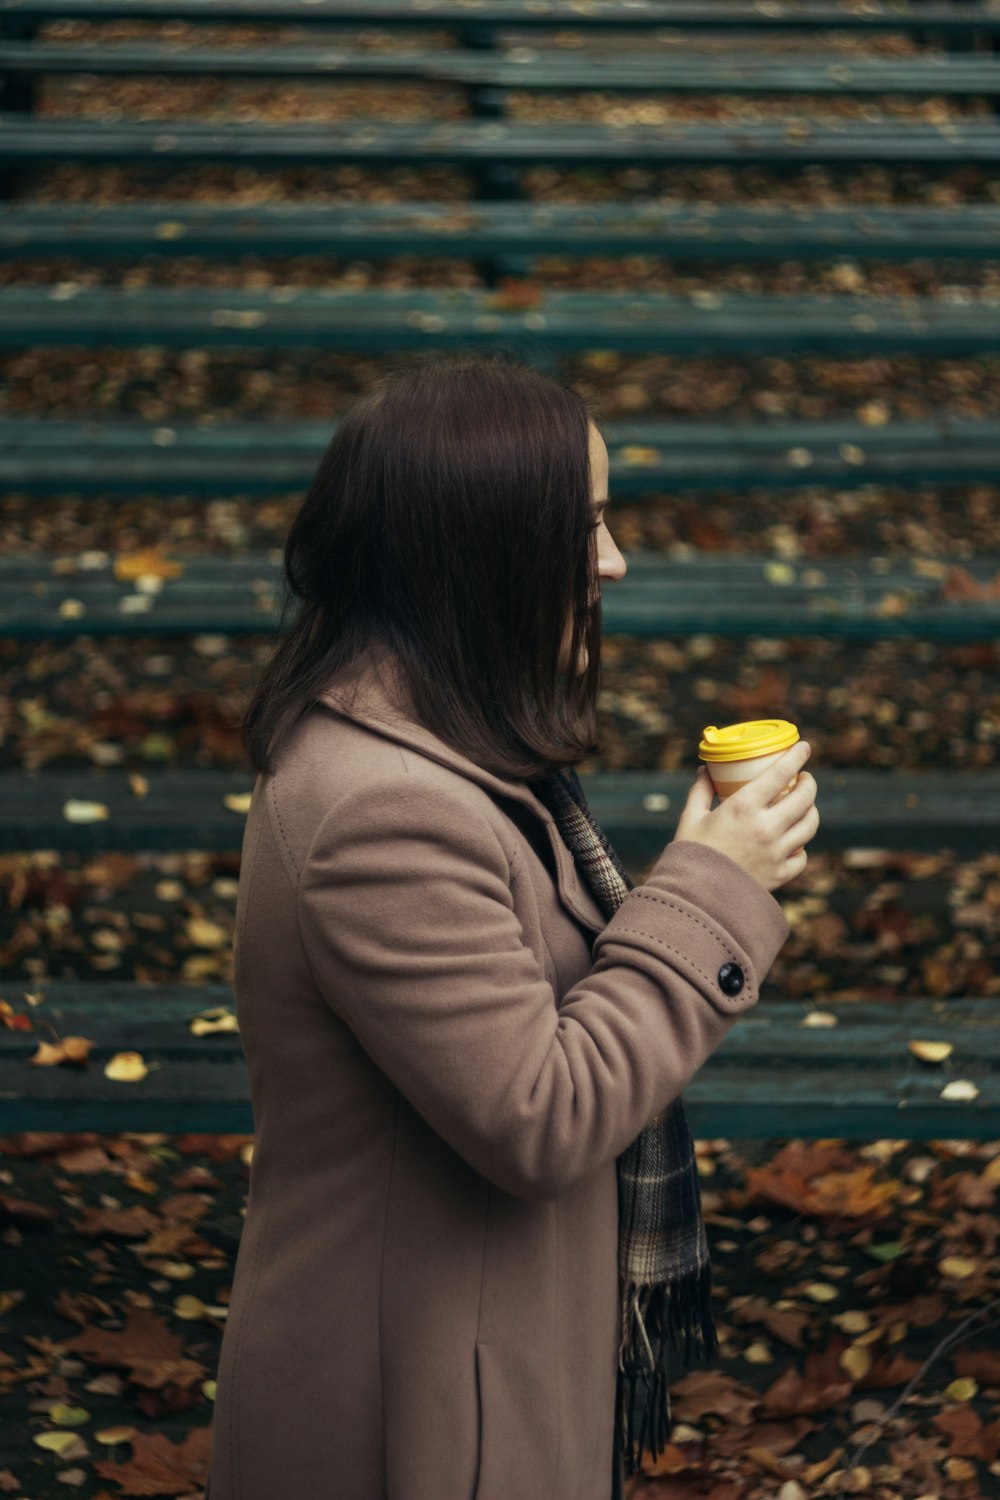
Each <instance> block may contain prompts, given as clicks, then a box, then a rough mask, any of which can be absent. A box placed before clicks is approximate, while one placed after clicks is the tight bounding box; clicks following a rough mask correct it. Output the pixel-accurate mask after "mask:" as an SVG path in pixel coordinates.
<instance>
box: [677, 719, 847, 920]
mask: <svg viewBox="0 0 1000 1500" xmlns="http://www.w3.org/2000/svg"><path fill="white" fill-rule="evenodd" d="M810 753H811V750H810V746H809V745H808V744H807V742H806V741H805V740H799V741H798V743H797V744H795V745H793V746H792V748H791V749H790V750H789V751H788V752H787V753H786V754H785V755H783V756H782V757H781V759H780V760H777V761H775V763H774V765H772V766H768V768H767V770H766V771H762V772H761V773H760V775H759V776H757V777H755V778H754V780H753V781H750V782H748V783H747V785H746V786H744V787H740V790H739V791H738V792H734V793H733V794H732V796H731V797H727V798H726V800H725V801H724V802H720V804H719V806H718V807H716V808H713V807H712V799H713V797H714V796H715V790H714V788H713V786H712V779H711V776H710V775H709V772H708V768H707V766H701V767H699V770H698V775H697V778H696V780H695V783H694V785H693V786H692V788H691V790H690V792H689V793H688V797H687V801H686V802H685V804H684V811H683V812H682V814H681V818H680V822H679V823H678V825H677V832H676V833H675V835H674V839H675V840H677V839H688V840H691V841H692V842H693V843H696V844H707V845H708V846H709V848H710V849H718V850H720V852H721V853H723V854H728V855H729V857H730V859H734V860H735V861H736V863H737V864H738V865H741V866H742V867H743V869H744V870H746V872H747V874H748V875H752V876H753V877H754V879H755V880H759V881H760V883H761V885H762V886H764V888H765V890H768V891H774V890H777V888H778V886H781V885H784V884H785V883H786V882H787V881H789V880H793V879H794V878H795V876H796V875H801V874H802V872H803V870H804V869H805V867H806V864H807V861H808V855H807V854H806V851H805V846H806V844H808V842H809V840H810V839H811V838H813V836H814V835H815V833H816V830H817V828H818V827H819V813H818V812H817V811H816V781H815V779H814V777H812V776H810V774H809V772H808V771H803V770H802V767H803V766H804V765H805V763H806V761H807V760H808V759H809V756H810ZM796 774H798V778H799V779H798V781H797V783H796V785H795V786H794V788H793V789H792V790H791V791H790V792H789V793H788V794H787V796H784V797H782V796H781V793H782V792H783V791H784V789H785V787H786V786H787V785H788V783H789V782H790V781H791V780H792V778H793V777H794V776H795V775H796Z"/></svg>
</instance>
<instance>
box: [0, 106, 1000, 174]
mask: <svg viewBox="0 0 1000 1500" xmlns="http://www.w3.org/2000/svg"><path fill="white" fill-rule="evenodd" d="M109 161H131V162H157V163H159V164H160V165H161V166H163V165H164V164H165V163H172V162H192V161H232V162H240V163H243V164H256V165H270V166H282V165H292V164H301V165H311V166H321V167H331V166H336V165H338V164H341V163H362V164H368V165H386V166H421V165H430V164H445V165H452V166H464V167H467V168H468V169H470V170H474V169H475V168H477V167H483V166H489V165H498V164H501V163H503V164H507V165H510V166H514V167H517V166H531V165H533V164H535V163H539V162H546V163H549V164H551V165H554V166H562V167H583V168H587V169H589V170H593V169H595V168H597V169H601V168H611V167H625V166H629V167H634V166H671V165H675V166H680V165H685V164H688V165H702V166H705V165H709V164H712V163H716V164H720V165H730V166H737V167H738V166H748V165H751V164H759V165H770V166H774V167H778V168H786V169H788V168H792V169H797V168H798V167H800V166H803V165H807V164H810V163H828V164H831V165H832V164H835V163H841V164H848V165H852V164H855V163H858V162H882V163H886V164H888V163H891V162H912V163H915V164H917V165H920V166H923V167H932V166H956V165H963V166H965V165H973V164H976V163H981V164H983V165H995V164H996V163H997V162H998V161H1000V121H997V120H994V119H967V120H961V121H957V122H955V121H952V122H945V123H943V124H941V125H933V124H928V123H926V122H924V121H907V122H906V124H905V126H903V125H901V124H900V123H899V122H898V121H896V120H882V121H876V122H871V123H869V122H859V121H856V120H849V121H832V122H829V123H824V122H822V121H818V120H817V121H812V122H809V123H808V124H804V125H797V124H795V123H793V122H788V121H782V120H760V121H757V122H756V123H754V124H744V123H742V122H740V123H732V124H707V125H706V124H676V125H662V126H655V125H621V126H610V125H606V126H602V125H590V124H583V125H566V124H546V125H533V124H520V123H514V124H511V123H505V122H503V121H495V120H487V121H477V120H451V121H447V122H444V123H437V124H435V123H431V124H412V123H410V124H404V123H395V122H392V123H384V122H382V121H379V120H370V119H356V120H353V121H351V122H350V123H348V124H311V125H308V124H307V125H286V124H273V125H259V124H251V125H240V124H236V125H232V124H209V123H200V122H197V121H190V120H181V121H177V120H164V121H155V122H150V121H127V122H126V121H123V122H121V123H114V124H105V123H100V122H95V121H92V120H83V119H73V118H67V119H55V118H52V119H50V118H45V117H38V118H33V117H31V116H28V115H25V114H18V113H16V112H14V111H8V112H6V113H4V114H0V162H3V163H6V164H7V165H8V166H10V167H35V166H36V165H37V164H38V163H40V162H58V163H61V164H65V163H68V162H90V163H94V162H109Z"/></svg>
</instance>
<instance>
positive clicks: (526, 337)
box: [0, 283, 1000, 358]
mask: <svg viewBox="0 0 1000 1500" xmlns="http://www.w3.org/2000/svg"><path fill="white" fill-rule="evenodd" d="M509 304H510V298H509V297H507V296H505V294H503V293H499V294H498V293H494V292H482V291H475V292H473V291H454V292H439V293H428V292H424V291H405V292H386V291H378V292H357V291H353V290H351V289H350V288H347V289H344V290H335V291H329V292H326V291H319V292H317V291H313V290H301V289H299V288H296V287H276V288H274V289H272V290H271V291H270V292H245V291H219V292H190V291H162V290H159V289H155V290H152V291H148V290H143V291H128V290H125V291H121V290H118V289H115V288H110V289H109V288H104V287H83V286H77V285H76V284H75V283H71V284H70V286H69V288H67V287H66V286H57V287H53V288H42V289H38V288H36V287H21V286H8V287H5V288H4V296H3V300H2V302H0V347H2V348H7V349H10V348H23V347H25V346H29V345H35V344H37V345H47V346H49V347H56V346H79V345H85V346H93V345H104V346H113V347H116V348H134V347H136V346H143V345H148V344H158V345H161V346H169V347H184V346H193V345H196V346H199V347H213V348H217V347H222V348H225V347H250V348H279V347H283V348H318V349H337V350H343V351H345V352H353V353H361V354H370V353H374V352H376V351H379V352H383V351H386V350H391V349H411V348H414V347H416V348H433V349H437V348H456V347H458V348H471V347H477V348H482V347H493V346H496V345H498V344H508V345H510V346H511V347H513V348H514V349H516V350H517V351H518V352H522V353H524V354H526V355H527V356H528V357H529V358H533V357H536V356H537V355H541V356H544V355H546V354H548V353H558V352H563V351H566V352H572V351H577V352H579V351H586V350H591V349H610V350H620V351H629V352H635V353H664V354H666V353H670V354H709V353H713V352H715V351H722V352H726V353H732V354H741V353H767V354H779V353H781V354H799V353H821V352H831V353H838V354H845V355H847V354H851V355H859V354H860V355H865V354H872V353H879V354H888V353H897V352H898V353H904V352H914V353H923V354H934V355H955V356H961V355H973V354H983V355H995V354H996V352H997V350H998V348H1000V301H997V302H992V303H991V302H988V301H985V300H982V301H979V302H977V303H972V304H967V305H954V304H952V303H949V302H946V301H944V300H943V299H935V298H930V297H900V298H892V299H883V298H876V297H837V296H828V297H815V296H814V297H779V296H770V297H758V296H743V295H739V294H735V295H724V294H722V293H714V292H711V293H705V294H704V295H701V294H694V295H692V296H691V297H680V296H666V295H652V294H651V295H647V296H622V295H620V294H598V293H582V292H548V293H544V292H543V293H540V295H539V298H538V302H537V305H536V306H534V307H532V308H530V309H527V310H526V309H524V308H517V309H516V310H515V309H514V308H511V306H510V305H509Z"/></svg>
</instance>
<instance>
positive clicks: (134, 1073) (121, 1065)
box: [104, 1052, 149, 1083]
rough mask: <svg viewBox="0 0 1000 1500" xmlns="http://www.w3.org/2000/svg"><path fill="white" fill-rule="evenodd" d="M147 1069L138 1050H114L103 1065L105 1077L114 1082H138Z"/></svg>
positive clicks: (143, 1076)
mask: <svg viewBox="0 0 1000 1500" xmlns="http://www.w3.org/2000/svg"><path fill="white" fill-rule="evenodd" d="M148 1072H149V1069H148V1068H147V1067H146V1064H145V1062H144V1061H143V1059H142V1055H141V1054H140V1053H138V1052H116V1053H115V1055H114V1057H112V1058H110V1059H109V1060H108V1061H107V1062H106V1063H105V1065H104V1076H105V1078H111V1079H113V1080H114V1081H115V1082H116V1083H138V1082H139V1080H140V1079H141V1078H145V1076H146V1074H147V1073H148Z"/></svg>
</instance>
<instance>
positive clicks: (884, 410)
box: [858, 401, 889, 427]
mask: <svg viewBox="0 0 1000 1500" xmlns="http://www.w3.org/2000/svg"><path fill="white" fill-rule="evenodd" d="M858 416H859V417H860V418H861V420H862V422H864V424H865V426H866V427H885V425H886V424H887V422H888V421H889V408H888V407H887V406H886V405H885V403H884V402H883V401H868V402H866V403H865V405H864V406H862V407H861V408H860V409H859V411H858Z"/></svg>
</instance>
